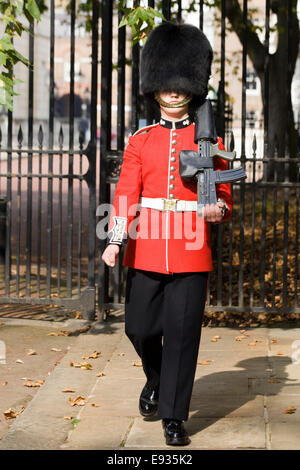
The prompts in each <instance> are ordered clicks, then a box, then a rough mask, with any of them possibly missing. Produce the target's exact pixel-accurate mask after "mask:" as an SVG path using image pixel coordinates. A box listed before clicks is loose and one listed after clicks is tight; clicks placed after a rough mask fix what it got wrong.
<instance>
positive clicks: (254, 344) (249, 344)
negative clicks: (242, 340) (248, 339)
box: [248, 341, 256, 346]
mask: <svg viewBox="0 0 300 470" xmlns="http://www.w3.org/2000/svg"><path fill="white" fill-rule="evenodd" d="M248 346H256V342H255V341H254V342H252V343H248Z"/></svg>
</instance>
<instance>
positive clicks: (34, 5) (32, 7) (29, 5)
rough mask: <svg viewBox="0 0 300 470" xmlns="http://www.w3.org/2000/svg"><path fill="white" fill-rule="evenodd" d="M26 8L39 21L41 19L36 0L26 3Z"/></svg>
mask: <svg viewBox="0 0 300 470" xmlns="http://www.w3.org/2000/svg"><path fill="white" fill-rule="evenodd" d="M26 10H27V11H28V12H29V13H30V15H31V16H32V17H33V18H35V19H36V20H37V21H40V19H41V16H40V9H39V7H38V6H37V3H36V1H35V0H28V1H27V3H26Z"/></svg>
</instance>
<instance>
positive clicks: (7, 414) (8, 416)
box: [3, 405, 25, 419]
mask: <svg viewBox="0 0 300 470" xmlns="http://www.w3.org/2000/svg"><path fill="white" fill-rule="evenodd" d="M24 410H25V406H23V405H22V406H21V408H20V410H19V411H15V410H13V409H12V408H9V409H8V410H6V411H4V412H3V414H4V416H5V419H13V418H17V417H18V416H19V415H20V414H21V413H22V411H24Z"/></svg>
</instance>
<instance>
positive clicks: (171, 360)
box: [102, 22, 232, 445]
mask: <svg viewBox="0 0 300 470" xmlns="http://www.w3.org/2000/svg"><path fill="white" fill-rule="evenodd" d="M212 58H213V53H212V48H211V45H210V43H209V41H208V39H207V38H206V36H205V35H204V34H203V32H201V31H200V30H199V29H198V28H196V27H195V26H192V25H188V24H180V25H178V24H173V23H169V22H166V23H163V24H162V25H160V26H158V27H156V28H155V29H154V30H153V31H152V32H151V34H150V35H149V38H148V40H147V42H146V44H145V46H144V48H143V51H142V58H141V88H142V92H143V93H144V95H145V97H146V98H147V99H149V100H150V101H152V103H155V104H156V106H157V107H159V110H160V120H159V122H158V123H157V124H154V125H151V126H147V127H145V128H143V129H141V130H139V131H137V132H136V133H135V134H134V135H133V136H131V137H130V138H129V141H128V145H127V147H126V150H125V152H124V157H123V164H122V168H121V174H120V179H119V181H118V184H117V187H116V192H115V197H114V202H113V210H112V213H111V217H110V223H109V233H108V239H109V242H108V246H107V247H106V249H105V251H104V253H103V255H102V259H103V261H104V262H105V263H106V264H107V265H108V266H111V267H113V266H114V265H115V262H116V259H117V256H118V254H119V250H120V248H121V246H122V245H126V251H125V253H124V259H123V265H124V266H127V267H128V271H127V281H126V299H125V332H126V334H127V336H128V338H129V339H130V341H131V342H132V344H133V346H134V348H135V350H136V351H137V353H138V355H139V356H140V358H141V360H142V364H143V370H144V372H145V375H146V384H145V386H144V388H143V390H142V392H141V395H140V399H139V410H140V413H141V415H142V416H144V417H150V416H154V415H156V414H157V415H158V417H160V418H161V419H162V426H163V430H164V435H165V438H166V443H167V444H168V445H187V444H188V443H189V442H190V439H189V437H188V435H187V432H186V430H185V427H184V423H183V422H184V421H186V420H187V419H188V414H189V405H190V399H191V394H192V387H193V383H194V376H195V370H196V364H197V356H198V349H199V343H200V335H201V324H202V318H203V312H204V308H205V302H206V292H207V279H208V273H209V272H210V271H212V269H213V266H212V254H211V243H210V223H221V222H225V221H227V220H229V219H230V217H231V211H232V198H231V185H230V184H220V185H217V197H218V200H217V203H216V204H211V205H207V206H205V207H204V210H203V212H202V216H199V215H198V214H197V183H196V182H193V181H190V182H186V181H183V180H182V179H181V177H180V173H179V154H180V151H181V150H187V149H191V150H193V149H194V150H197V145H196V144H195V142H194V127H195V126H194V123H193V113H194V111H195V109H196V108H197V107H198V106H199V105H201V104H202V103H203V101H204V100H205V98H206V96H207V92H208V80H209V77H210V73H211V63H212ZM218 143H219V147H220V149H224V146H223V143H222V139H220V138H219V139H218ZM214 165H215V170H221V171H222V170H226V169H227V168H228V162H227V161H226V160H223V159H221V158H219V157H215V159H214Z"/></svg>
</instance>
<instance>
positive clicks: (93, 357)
mask: <svg viewBox="0 0 300 470" xmlns="http://www.w3.org/2000/svg"><path fill="white" fill-rule="evenodd" d="M100 354H101V352H98V351H94V352H92V354H89V355H88V356H82V359H97V357H99V356H100Z"/></svg>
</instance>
